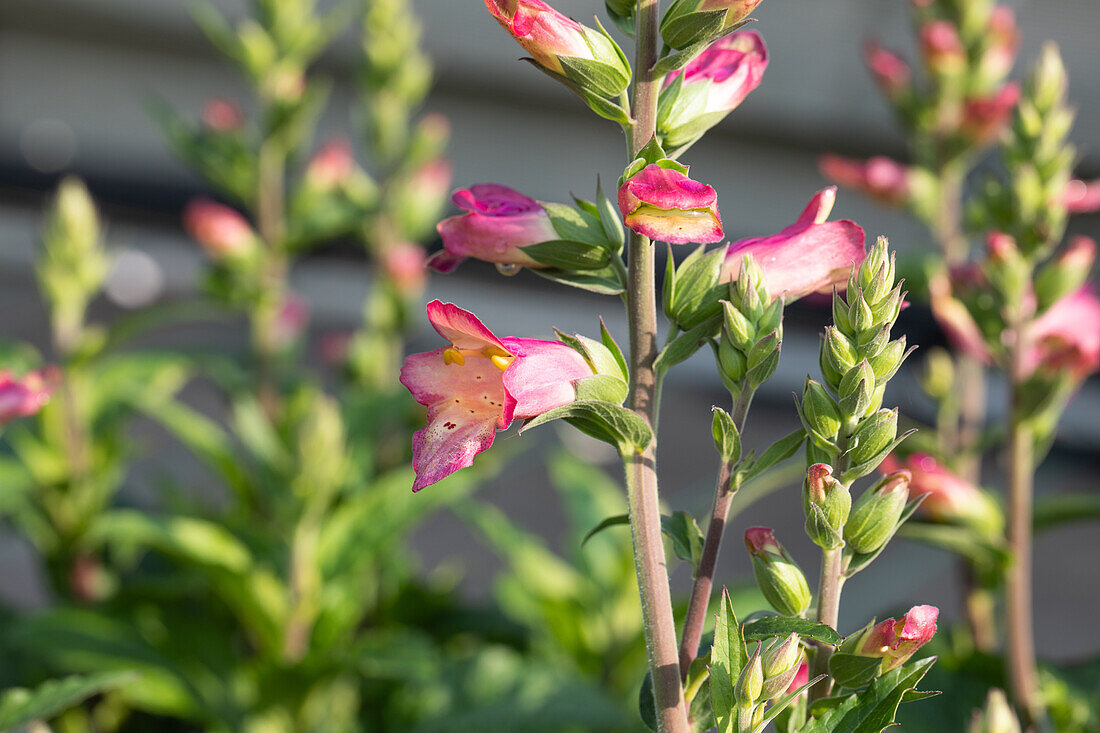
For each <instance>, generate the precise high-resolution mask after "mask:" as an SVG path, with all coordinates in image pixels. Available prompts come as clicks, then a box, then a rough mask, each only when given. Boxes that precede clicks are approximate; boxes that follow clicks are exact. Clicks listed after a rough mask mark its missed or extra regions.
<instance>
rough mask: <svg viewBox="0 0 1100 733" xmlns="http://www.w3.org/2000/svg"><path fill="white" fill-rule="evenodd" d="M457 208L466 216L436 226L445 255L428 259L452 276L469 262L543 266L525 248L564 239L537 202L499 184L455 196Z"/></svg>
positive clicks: (484, 186)
mask: <svg viewBox="0 0 1100 733" xmlns="http://www.w3.org/2000/svg"><path fill="white" fill-rule="evenodd" d="M451 200H452V201H454V203H455V205H456V206H458V207H459V208H460V209H465V210H466V212H467V213H465V214H462V215H460V216H452V217H451V218H450V219H444V220H443V221H441V222H439V224H438V225H437V226H436V231H438V232H439V236H440V237H442V238H443V250H442V251H440V252H437V253H436V254H435V255H433V256H432V258H431V259H430V260H429V262H428V265H429V266H430V267H431V268H432V269H434V270H436V271H437V272H452V271H453V270H454V269H455V268H456V267H458V265H459V263H460V262H462V260H464V259H466V258H467V257H473V258H474V259H477V260H483V261H485V262H495V263H497V264H501V265H523V266H524V267H542V266H543V265H540V264H539V263H538V262H536V261H535V260H533V259H532V258H530V257H528V256H527V255H525V254H523V248H524V247H526V246H528V245H531V244H538V243H540V242H549V241H552V240H555V239H560V237H559V236H558V233H557V232H556V231H555V230H554V226H553V224H551V222H550V216H549V215H548V214H547V213H546V210H545V209H544V208H543V207H542V204H540V203H539V202H538V201H535V200H534V199H533V198H530V197H528V196H524V195H523V194H522V193H520V192H519V191H516V190H513V189H511V188H508V187H507V186H501V185H499V184H496V183H481V184H478V185H476V186H471V187H470V188H468V189H465V188H464V189H462V190H461V191H457V192H455V194H454V195H453V196H452V197H451Z"/></svg>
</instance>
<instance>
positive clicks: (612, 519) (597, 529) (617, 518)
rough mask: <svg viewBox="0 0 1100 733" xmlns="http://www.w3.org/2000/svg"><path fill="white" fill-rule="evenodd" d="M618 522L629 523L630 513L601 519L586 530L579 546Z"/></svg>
mask: <svg viewBox="0 0 1100 733" xmlns="http://www.w3.org/2000/svg"><path fill="white" fill-rule="evenodd" d="M620 524H630V515H629V514H616V515H615V516H613V517H608V518H607V519H605V520H603V521H602V522H600V523H599V524H597V525H596V526H595V527H593V528H592V529H590V530H589V531H588V534H586V535H585V536H584V539H583V540H581V546H582V547H583V546H584V544H585V543H586V542H588V540H590V539H592V538H593V537H595V536H596V535H598V534H599V533H600V532H602V531H604V530H605V529H607V528H608V527H617V526H618V525H620Z"/></svg>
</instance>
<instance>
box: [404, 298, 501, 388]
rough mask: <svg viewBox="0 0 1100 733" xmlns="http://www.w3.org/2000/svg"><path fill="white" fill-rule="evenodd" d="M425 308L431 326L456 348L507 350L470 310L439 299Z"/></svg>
mask: <svg viewBox="0 0 1100 733" xmlns="http://www.w3.org/2000/svg"><path fill="white" fill-rule="evenodd" d="M427 310H428V320H429V321H431V322H432V327H433V328H435V330H436V332H437V333H439V335H440V336H442V337H443V338H445V339H447V340H448V341H450V342H451V343H452V344H453V345H454V347H455V348H456V349H484V348H485V347H487V346H488V347H496V348H498V349H502V350H504V351H507V349H506V348H504V344H503V343H502V342H501V340H500V339H498V338H497V337H496V336H494V335H493V332H492V331H490V330H489V329H488V328H486V327H485V324H484V323H482V322H481V321H480V320H479V319H478V317H477V316H475V315H474V314H473V313H471V312H470V311H468V310H463V309H462V308H459V307H458V306H457V305H455V304H454V303H444V302H442V301H439V300H433V301H432V302H431V303H428V308H427ZM406 386H407V385H406Z"/></svg>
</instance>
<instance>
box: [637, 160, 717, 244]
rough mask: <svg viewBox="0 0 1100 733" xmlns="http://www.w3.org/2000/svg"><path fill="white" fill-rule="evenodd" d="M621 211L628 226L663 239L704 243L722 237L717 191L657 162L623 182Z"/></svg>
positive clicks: (673, 241)
mask: <svg viewBox="0 0 1100 733" xmlns="http://www.w3.org/2000/svg"><path fill="white" fill-rule="evenodd" d="M619 211H620V212H621V213H622V215H623V221H624V223H626V225H627V226H628V227H630V228H631V229H633V230H634V231H636V232H638V233H639V234H643V235H645V236H647V237H650V238H651V239H655V240H660V241H662V242H669V243H670V244H687V243H688V242H699V243H701V244H703V243H707V242H717V241H719V240H720V239H721V238H722V221H721V218H720V216H719V213H718V194H717V193H716V192H715V190H714V189H713V188H711V187H710V186H708V185H707V184H705V183H701V182H699V181H694V180H692V179H690V178H688V177H687V175H685V174H684V173H682V172H680V171H679V170H676V169H673V168H663V167H661V166H660V165H657V164H656V163H651V164H649V165H647V166H645V167H644V168H643V169H642V170H640V171H639V172H638V173H636V174H635V175H633V176H631V177H630V178H629V179H627V180H626V181H625V182H624V183H623V184H622V186H621V187H620V188H619Z"/></svg>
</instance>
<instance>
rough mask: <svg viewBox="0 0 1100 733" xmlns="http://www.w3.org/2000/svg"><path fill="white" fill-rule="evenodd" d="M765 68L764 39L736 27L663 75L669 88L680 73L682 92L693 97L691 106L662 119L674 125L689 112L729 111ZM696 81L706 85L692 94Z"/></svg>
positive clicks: (762, 73)
mask: <svg viewBox="0 0 1100 733" xmlns="http://www.w3.org/2000/svg"><path fill="white" fill-rule="evenodd" d="M767 68H768V49H767V47H766V46H765V45H764V39H763V38H761V37H760V34H759V33H757V32H755V31H739V32H737V33H733V34H731V35H728V36H725V37H723V38H720V39H718V40H717V41H715V42H714V43H712V44H711V45H710V46H708V47H707V50H705V51H703V53H701V54H699V55H698V56H697V57H695V58H694V59H693V60H692V61H690V62H689V63H688V64H687V66H685V67H684V68H683V69H680V70H677V71H674V72H672V73H671V74H669V75H668V76H667V77H666V78H665V85H664V88H666V89H667V88H668V87H669V86H670V85H671V84H672V83H673V82H674V81H675V80H676V79H678V78H680V77H683V87H682V91H681V94H683V95H686V94H687V90H692V92H691V94H690V95H689V96H690V97H691V99H692V100H694V101H693V102H692V104H691V105H690V109H689V108H687V107H685V109H683V110H678V109H674V110H673V111H672V112H671V113H670V115H669V117H670V120H669V121H668V122H666V123H665V127H667V128H668V129H673V128H675V127H678V126H679V125H680V124H682V123H685V122H687V119H680V118H685V117H687V116H689V115H690V117H692V118H697V117H699V116H701V115H708V114H714V113H721V114H726V113H729V112H732V111H733V110H734V109H736V108H737V106H738V105H740V104H741V102H743V101H744V100H745V97H747V96H748V95H749V92H751V91H752V90H753V89H756V87H758V86H760V81H761V79H763V77H764V70H765V69H767ZM696 85H705V92H703V93H702V94H701V95H700V97H696V96H695V92H694V89H695V88H696Z"/></svg>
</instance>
